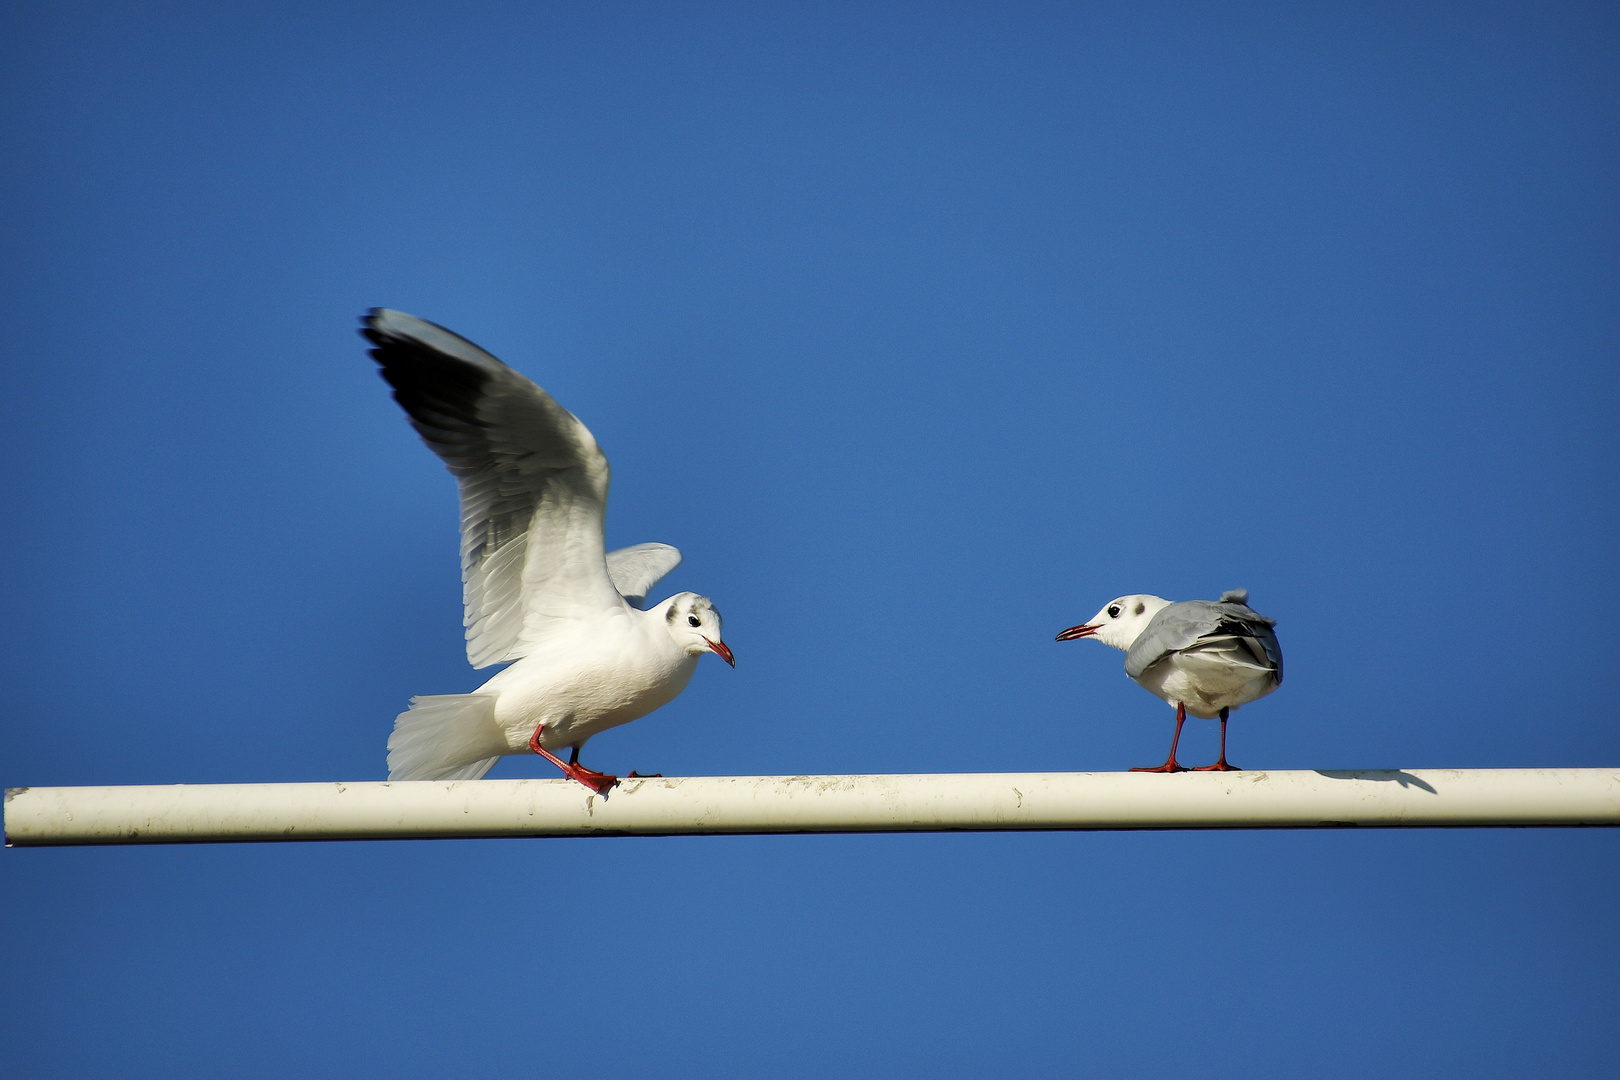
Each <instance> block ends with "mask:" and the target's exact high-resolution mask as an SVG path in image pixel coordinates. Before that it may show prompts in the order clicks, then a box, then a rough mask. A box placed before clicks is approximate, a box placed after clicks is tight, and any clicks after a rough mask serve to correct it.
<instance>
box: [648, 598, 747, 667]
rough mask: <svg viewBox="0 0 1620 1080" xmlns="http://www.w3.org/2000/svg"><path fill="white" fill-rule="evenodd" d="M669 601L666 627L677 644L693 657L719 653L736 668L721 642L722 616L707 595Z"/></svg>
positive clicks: (665, 619) (665, 621) (665, 615)
mask: <svg viewBox="0 0 1620 1080" xmlns="http://www.w3.org/2000/svg"><path fill="white" fill-rule="evenodd" d="M666 602H667V603H668V605H669V607H668V608H667V609H665V611H664V625H665V626H667V627H668V628H669V636H670V637H672V638H674V639H675V644H677V645H679V646H680V647H681V648H682V649H684V650H685V651H686V652H687V654H688V655H690V656H702V655H703V654H704V653H706V652H713V653H719V654H720V659H722V660H724V661H725V662H726V663H728V664H730V665H731V666H732V667H736V666H737V661H736V660H735V659H734V658H733V657H732V655H731V650H730V649H728V648H726V643H725V642H724V641H722V640H721V639H720V613H719V612H718V611H716V610H714V604H713V603H712V602H711V601H710V600H709V598H708V597H707V596H699V595H698V594H697V593H689V592H683V593H676V594H675V595H674V596H672V597H670V598H669V600H668V601H666Z"/></svg>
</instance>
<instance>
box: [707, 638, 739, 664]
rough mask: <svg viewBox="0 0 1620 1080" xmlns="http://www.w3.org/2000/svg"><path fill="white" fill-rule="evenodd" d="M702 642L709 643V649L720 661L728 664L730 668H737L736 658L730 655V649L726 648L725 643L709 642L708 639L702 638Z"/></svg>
mask: <svg viewBox="0 0 1620 1080" xmlns="http://www.w3.org/2000/svg"><path fill="white" fill-rule="evenodd" d="M703 640H704V641H708V642H709V648H710V649H712V650H713V651H714V652H715V653H717V654H718V655H719V657H720V659H722V660H724V661H725V662H726V663H728V664H730V665H731V666H732V667H736V666H737V658H736V657H735V656H732V655H731V649H730V648H729V647H727V645H726V643H725V642H723V641H709V639H708V638H704V639H703Z"/></svg>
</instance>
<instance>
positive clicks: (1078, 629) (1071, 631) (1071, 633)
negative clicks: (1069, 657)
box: [1052, 624, 1098, 641]
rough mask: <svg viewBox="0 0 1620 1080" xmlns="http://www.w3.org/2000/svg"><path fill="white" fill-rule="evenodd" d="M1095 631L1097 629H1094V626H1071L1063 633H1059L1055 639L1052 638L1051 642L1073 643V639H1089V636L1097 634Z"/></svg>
mask: <svg viewBox="0 0 1620 1080" xmlns="http://www.w3.org/2000/svg"><path fill="white" fill-rule="evenodd" d="M1097 630H1098V628H1097V627H1095V626H1090V625H1084V624H1082V625H1080V626H1071V627H1069V628H1068V629H1067V630H1065V631H1063V633H1061V634H1059V635H1058V636H1057V637H1055V638H1053V639H1052V640H1053V641H1073V640H1074V639H1075V638H1083V637H1090V636H1091V635H1093V634H1095V633H1096V632H1097Z"/></svg>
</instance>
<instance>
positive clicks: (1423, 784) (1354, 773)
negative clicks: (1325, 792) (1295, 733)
mask: <svg viewBox="0 0 1620 1080" xmlns="http://www.w3.org/2000/svg"><path fill="white" fill-rule="evenodd" d="M1316 775H1318V776H1325V777H1327V778H1328V779H1330V780H1382V781H1389V780H1393V781H1394V782H1395V783H1397V784H1399V785H1401V787H1403V788H1404V787H1415V788H1422V789H1423V790H1424V791H1427V792H1428V793H1429V794H1430V795H1438V794H1440V793H1439V792H1438V791H1436V790H1435V789H1434V788H1433V787H1432V786H1431V785H1430V784H1429V782H1428V781H1427V780H1425V779H1423V778H1422V777H1421V776H1413V775H1412V774H1411V773H1409V772H1405V771H1403V770H1401V769H1317V770H1316Z"/></svg>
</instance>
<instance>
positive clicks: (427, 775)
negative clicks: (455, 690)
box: [388, 694, 506, 780]
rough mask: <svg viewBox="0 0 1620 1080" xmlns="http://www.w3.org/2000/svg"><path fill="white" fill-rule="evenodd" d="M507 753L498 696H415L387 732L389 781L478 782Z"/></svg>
mask: <svg viewBox="0 0 1620 1080" xmlns="http://www.w3.org/2000/svg"><path fill="white" fill-rule="evenodd" d="M504 753H506V738H505V736H504V735H503V734H502V732H501V729H500V728H499V727H497V726H496V724H495V695H493V694H433V695H424V696H422V697H413V698H411V707H410V708H409V709H408V710H406V711H405V712H402V713H400V714H399V716H397V717H396V718H395V719H394V733H393V734H392V735H390V736H388V779H390V780H477V779H479V778H480V777H482V776H483V775H484V774H485V773H487V772H489V770H490V766H492V765H494V764H495V762H496V760H497V759H498V758H499V757H500V756H501V755H502V754H504Z"/></svg>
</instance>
